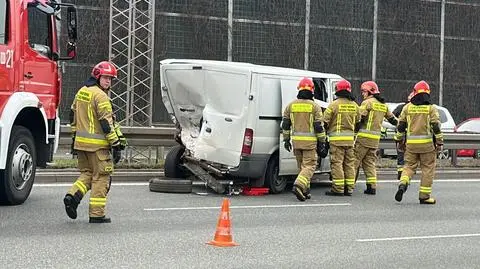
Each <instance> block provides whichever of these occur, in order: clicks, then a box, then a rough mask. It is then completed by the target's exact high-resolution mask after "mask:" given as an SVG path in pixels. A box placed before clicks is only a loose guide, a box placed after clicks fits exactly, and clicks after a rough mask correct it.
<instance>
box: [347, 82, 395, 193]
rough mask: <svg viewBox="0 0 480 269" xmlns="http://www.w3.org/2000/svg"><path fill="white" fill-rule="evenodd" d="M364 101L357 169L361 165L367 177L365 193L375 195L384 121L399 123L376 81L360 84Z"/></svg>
mask: <svg viewBox="0 0 480 269" xmlns="http://www.w3.org/2000/svg"><path fill="white" fill-rule="evenodd" d="M360 89H361V93H362V98H363V102H362V104H361V105H360V115H361V121H360V124H359V125H358V127H359V128H358V129H359V130H358V133H357V139H356V140H355V171H357V173H358V171H359V168H360V166H362V167H363V171H364V173H365V176H366V178H367V189H366V190H365V191H364V193H365V194H371V195H375V194H376V192H377V170H376V162H377V150H378V146H379V144H380V137H381V135H382V122H383V119H384V118H386V119H387V120H388V122H390V123H391V124H393V125H395V126H396V125H397V119H396V118H395V116H394V115H393V114H392V112H390V110H389V109H388V106H387V105H386V104H385V99H383V98H382V97H381V96H380V91H379V90H378V85H377V83H375V82H374V81H366V82H364V83H362V85H361V86H360Z"/></svg>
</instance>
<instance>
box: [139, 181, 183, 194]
mask: <svg viewBox="0 0 480 269" xmlns="http://www.w3.org/2000/svg"><path fill="white" fill-rule="evenodd" d="M148 186H149V188H150V191H152V192H167V193H191V192H192V181H191V180H188V179H178V178H167V179H159V178H152V179H150V181H149V184H148Z"/></svg>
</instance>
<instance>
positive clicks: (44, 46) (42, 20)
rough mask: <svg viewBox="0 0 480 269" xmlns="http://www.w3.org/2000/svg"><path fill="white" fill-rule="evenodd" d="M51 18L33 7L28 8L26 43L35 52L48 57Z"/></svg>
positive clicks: (50, 44)
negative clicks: (27, 42)
mask: <svg viewBox="0 0 480 269" xmlns="http://www.w3.org/2000/svg"><path fill="white" fill-rule="evenodd" d="M50 29H51V17H50V15H47V14H45V13H43V12H41V11H40V10H38V9H37V8H35V7H28V41H29V44H30V47H31V48H32V49H33V50H35V51H36V52H38V53H40V54H42V55H44V56H46V57H49V56H50V52H51V48H52V41H51V36H50V32H51V31H50Z"/></svg>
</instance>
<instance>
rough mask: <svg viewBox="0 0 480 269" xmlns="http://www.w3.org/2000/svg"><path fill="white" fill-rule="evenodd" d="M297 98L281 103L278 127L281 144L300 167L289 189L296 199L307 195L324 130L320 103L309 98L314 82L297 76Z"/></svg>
mask: <svg viewBox="0 0 480 269" xmlns="http://www.w3.org/2000/svg"><path fill="white" fill-rule="evenodd" d="M297 89H298V94H297V99H296V100H294V101H292V102H291V103H290V104H288V105H287V106H286V107H285V111H284V112H283V120H282V130H283V141H284V147H285V149H286V150H287V151H291V150H292V144H291V143H290V139H291V140H292V142H293V154H294V155H295V157H296V159H297V165H298V168H299V169H300V173H299V174H298V176H297V178H296V180H295V182H294V184H293V189H292V192H293V193H294V194H295V196H296V197H297V199H298V200H300V201H302V202H303V201H305V200H306V199H310V198H311V195H310V180H311V178H312V176H313V174H314V173H315V169H316V167H317V160H318V159H317V158H318V156H317V152H318V154H320V155H323V152H324V151H325V131H324V130H323V125H322V121H323V115H322V108H321V107H320V105H318V104H317V103H315V101H313V91H314V84H313V81H312V80H311V79H310V78H303V79H302V80H300V82H299V84H298V86H297Z"/></svg>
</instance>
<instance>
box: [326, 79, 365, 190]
mask: <svg viewBox="0 0 480 269" xmlns="http://www.w3.org/2000/svg"><path fill="white" fill-rule="evenodd" d="M335 95H336V96H337V99H336V100H335V101H333V102H332V103H330V105H329V106H328V108H327V109H326V110H325V115H324V125H325V129H326V130H327V135H328V141H329V143H330V166H331V168H332V181H333V182H332V188H331V190H330V191H327V192H326V193H325V194H326V195H331V196H332V195H333V196H343V195H347V196H351V195H352V192H353V189H354V187H355V153H354V149H353V145H354V137H355V134H354V131H355V127H356V125H357V123H358V122H359V121H360V111H359V107H358V105H357V103H356V102H355V101H354V100H355V98H354V97H353V95H352V86H351V84H350V82H349V81H347V80H341V81H339V82H338V83H337V84H336V85H335Z"/></svg>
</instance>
